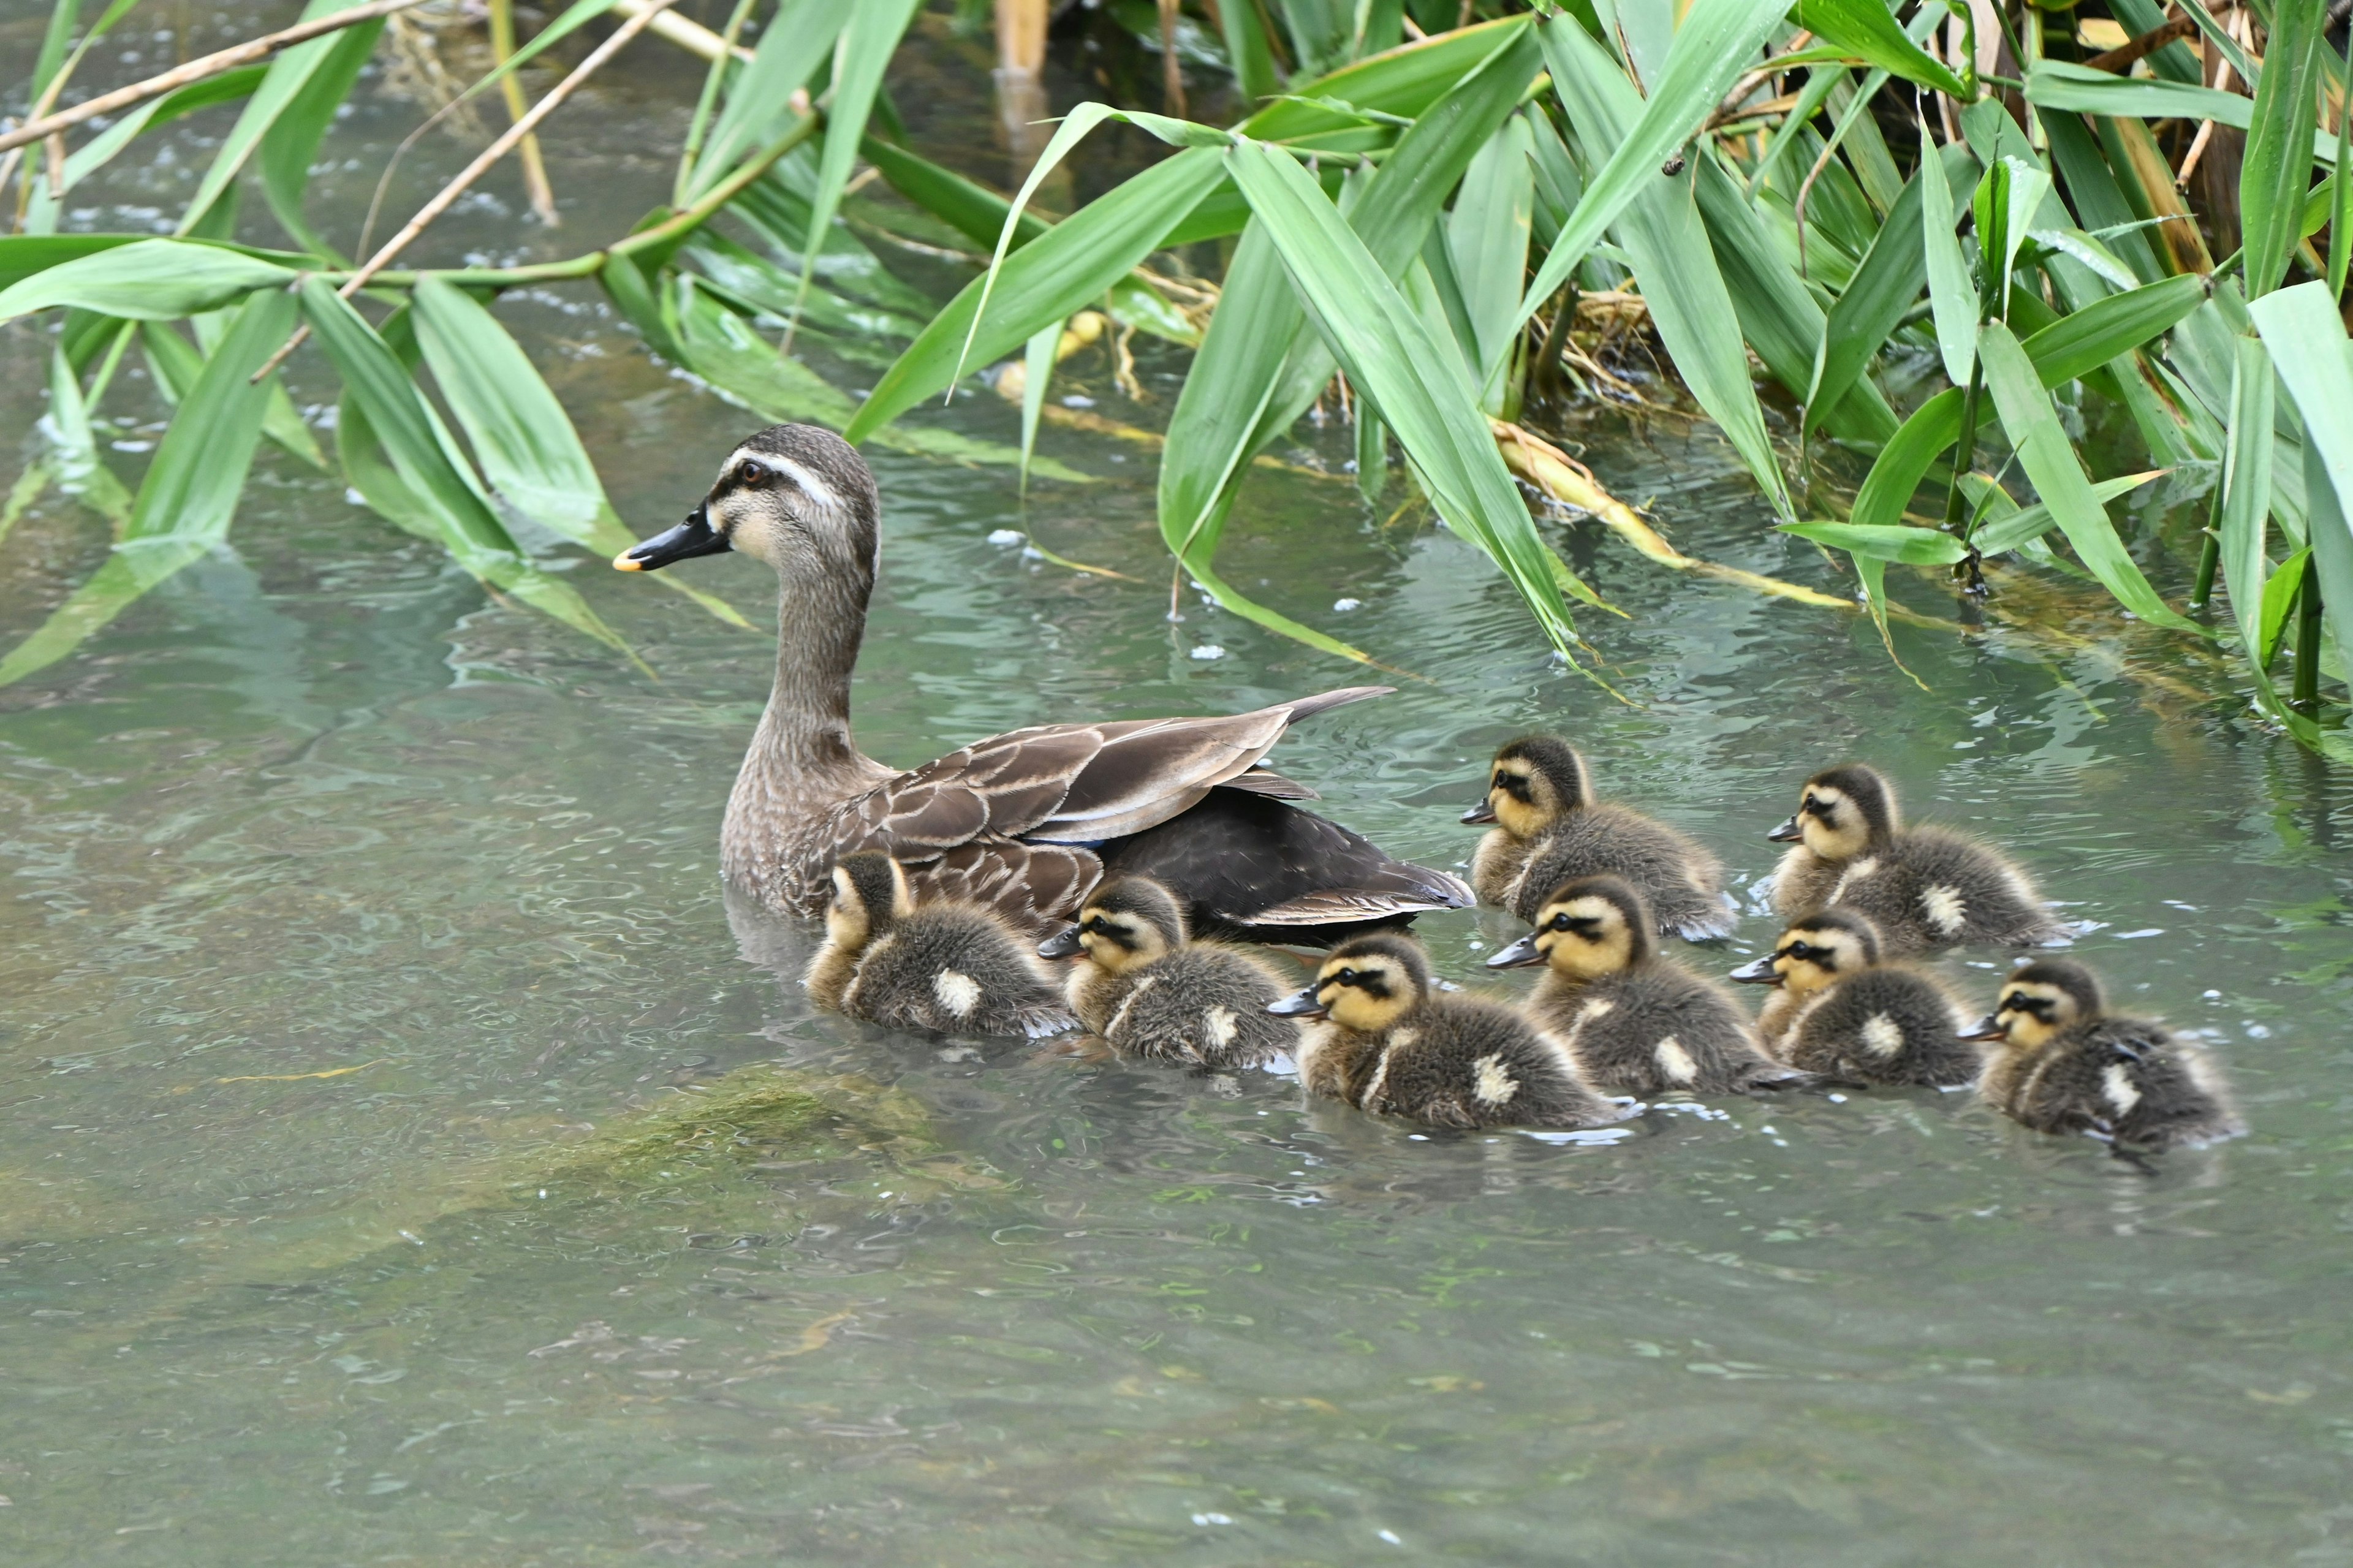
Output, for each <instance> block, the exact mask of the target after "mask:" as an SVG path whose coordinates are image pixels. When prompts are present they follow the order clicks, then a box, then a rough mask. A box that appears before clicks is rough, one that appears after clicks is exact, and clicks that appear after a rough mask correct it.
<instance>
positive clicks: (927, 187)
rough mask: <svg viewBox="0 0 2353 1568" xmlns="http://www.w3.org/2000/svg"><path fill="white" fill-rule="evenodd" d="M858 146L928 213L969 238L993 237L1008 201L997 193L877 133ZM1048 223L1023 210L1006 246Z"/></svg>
mask: <svg viewBox="0 0 2353 1568" xmlns="http://www.w3.org/2000/svg"><path fill="white" fill-rule="evenodd" d="M859 150H860V153H863V154H864V156H865V158H866V161H867V162H868V163H871V164H873V165H874V167H875V168H877V169H878V170H880V171H881V174H882V178H883V179H884V181H886V182H887V183H888V184H890V186H891V188H892V190H894V191H896V192H898V193H899V194H900V195H902V196H904V197H906V198H907V199H908V200H909V201H911V202H913V203H914V204H915V205H917V206H919V207H922V208H923V210H924V211H925V212H928V213H930V214H931V215H932V216H934V217H936V218H940V219H942V220H943V221H944V222H946V223H948V224H951V225H953V226H955V228H956V229H957V230H958V231H960V232H961V233H962V234H963V235H964V237H965V238H967V239H969V240H971V241H972V242H973V243H974V244H976V245H994V244H996V243H997V231H998V230H1000V229H1002V228H1003V227H1004V226H1005V215H1006V214H1007V213H1008V212H1009V211H1011V210H1012V207H1013V204H1012V203H1010V202H1008V201H1007V200H1006V199H1005V198H1004V197H1003V196H1000V195H997V193H996V192H995V191H992V190H990V189H988V188H987V186H985V185H980V184H975V183H974V182H973V181H970V180H967V179H965V177H964V176H963V175H962V174H957V173H955V171H954V170H951V169H944V168H942V167H940V165H939V164H937V163H932V162H931V161H930V160H928V159H924V158H919V157H917V156H916V155H915V154H914V153H910V152H908V151H907V150H906V149H905V148H903V147H898V146H893V145H892V143H890V142H885V141H883V140H882V139H881V138H880V137H877V136H869V137H868V138H867V139H866V140H865V142H862V143H861V144H860V149H859ZM1050 226H1051V225H1050V224H1048V223H1047V222H1046V220H1045V219H1044V218H1041V217H1039V216H1038V215H1037V214H1035V213H1029V212H1025V213H1023V214H1022V215H1021V216H1020V219H1019V220H1018V224H1017V225H1016V226H1015V229H1014V233H1013V243H1012V245H1011V247H1009V248H1011V249H1015V250H1018V249H1019V248H1020V247H1023V246H1025V245H1027V244H1029V242H1030V241H1031V240H1033V239H1035V238H1037V237H1039V235H1041V234H1043V233H1045V232H1046V230H1047V229H1048V228H1050Z"/></svg>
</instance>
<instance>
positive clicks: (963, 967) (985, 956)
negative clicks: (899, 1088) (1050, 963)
mask: <svg viewBox="0 0 2353 1568" xmlns="http://www.w3.org/2000/svg"><path fill="white" fill-rule="evenodd" d="M1054 978H1055V977H1054V976H1053V975H1052V974H1051V973H1049V972H1048V971H1047V969H1046V966H1045V965H1044V964H1043V963H1039V960H1038V959H1037V958H1036V957H1034V956H1032V954H1031V953H1030V952H1029V943H1028V942H1025V941H1023V940H1022V938H1021V937H1020V936H1018V935H1017V934H1016V933H1015V931H1014V930H1013V928H1012V927H1011V926H1010V925H1008V924H1007V923H1006V921H1005V919H1004V917H1003V916H1001V915H999V914H997V912H996V911H995V910H988V909H984V908H983V907H982V906H980V905H978V904H975V903H967V902H965V901H964V900H953V899H942V900H932V901H930V902H926V903H924V904H922V905H920V906H919V905H918V904H917V903H916V902H915V900H914V895H913V892H912V891H911V890H910V889H909V888H908V885H907V873H906V870H905V868H903V867H902V866H901V865H900V864H899V863H898V862H897V861H896V860H893V859H892V858H891V857H890V856H888V855H886V854H884V853H882V851H881V850H879V849H867V850H861V851H860V852H859V853H858V854H855V855H845V856H843V857H842V858H841V860H840V861H839V864H837V865H836V866H835V867H834V868H833V901H832V903H830V904H829V905H828V906H827V908H826V911H825V942H824V943H823V945H821V946H820V947H819V948H818V951H817V956H816V957H815V958H813V959H812V960H810V962H809V967H808V974H807V978H806V980H805V982H804V984H807V987H808V994H809V996H810V998H811V999H812V1000H814V1001H815V1002H816V1003H817V1004H818V1006H820V1007H829V1008H832V1009H834V1010H835V1011H837V1012H841V1013H847V1014H848V1015H849V1016H851V1017H853V1018H864V1019H866V1020H867V1021H868V1022H870V1023H875V1024H887V1025H891V1026H894V1027H898V1028H908V1029H933V1030H937V1031H938V1032H940V1033H942V1034H953V1035H1028V1036H1030V1037H1033V1038H1034V1037H1039V1036H1043V1035H1051V1034H1057V1033H1059V1032H1060V1031H1061V1030H1064V1029H1067V1028H1070V1027H1071V1026H1072V1022H1073V1020H1072V1019H1071V1015H1070V1014H1069V1012H1067V1011H1066V1010H1065V1009H1064V1007H1063V1005H1062V1000H1061V997H1060V995H1059V994H1056V991H1055V988H1054Z"/></svg>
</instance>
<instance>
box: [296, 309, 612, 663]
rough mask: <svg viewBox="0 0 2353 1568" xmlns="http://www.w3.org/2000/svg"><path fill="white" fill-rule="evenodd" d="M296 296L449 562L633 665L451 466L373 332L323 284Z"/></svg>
mask: <svg viewBox="0 0 2353 1568" xmlns="http://www.w3.org/2000/svg"><path fill="white" fill-rule="evenodd" d="M301 300H302V314H303V318H304V319H305V320H306V321H309V322H310V323H311V331H312V332H314V333H315V334H317V337H318V340H319V344H320V346H321V347H322V348H323V349H325V350H326V353H327V357H328V358H329V359H330V360H332V361H333V362H334V365H335V369H336V370H337V371H338V372H339V373H340V374H342V376H343V387H344V391H345V393H346V394H347V395H349V397H350V398H351V400H352V402H353V404H354V405H356V406H357V407H358V408H359V410H360V411H361V412H362V413H363V414H364V416H366V419H367V422H368V424H369V425H370V426H372V427H373V429H374V431H375V436H376V438H377V439H378V440H379V441H381V442H382V443H383V446H384V452H385V457H386V458H387V459H388V460H389V461H390V463H391V466H392V469H393V472H394V473H395V474H396V475H397V476H398V477H399V479H400V481H401V484H402V486H403V487H404V488H405V489H406V491H407V493H408V495H409V496H410V497H412V498H413V500H414V504H415V505H417V507H419V508H422V509H423V510H424V511H425V513H426V515H427V517H429V519H430V520H431V521H432V522H433V524H434V525H435V527H436V528H437V530H438V533H439V536H440V540H441V544H442V548H444V549H446V550H447V551H448V552H449V556H450V559H452V560H454V561H456V562H457V563H458V564H459V566H461V567H463V568H464V569H465V570H466V571H468V572H470V573H471V574H473V575H475V576H476V577H479V578H480V579H481V580H482V581H484V582H485V583H489V584H492V585H494V586H496V587H498V588H500V589H502V590H503V591H505V592H507V593H509V594H512V595H514V596H515V597H516V598H518V599H520V600H522V602H523V603H524V604H526V605H530V606H531V607H532V608H533V609H535V610H538V611H539V612H541V613H542V614H543V615H546V616H552V617H554V619H556V620H559V621H562V622H563V623H564V624H565V625H566V626H571V627H572V628H573V629H574V630H575V631H578V632H580V633H582V634H583V635H585V636H587V637H594V638H595V639H596V641H598V642H601V643H603V644H605V645H606V646H607V647H612V648H615V649H617V650H618V651H619V652H621V653H623V654H626V655H628V657H629V658H631V659H633V660H634V659H636V658H637V655H636V654H635V653H634V652H632V651H631V650H630V648H629V647H628V644H627V643H625V642H623V641H622V640H621V637H620V636H619V635H618V634H617V633H616V632H615V631H614V630H613V629H612V628H611V627H610V626H607V625H606V624H605V623H604V621H603V620H602V619H601V618H599V617H598V616H597V614H596V611H594V610H592V609H590V608H589V607H588V603H587V601H586V600H585V599H583V598H582V597H581V596H580V595H579V593H578V591H577V590H575V588H573V587H572V586H571V584H567V583H564V582H561V581H559V580H558V579H556V578H554V577H552V576H550V575H549V574H546V573H545V572H543V571H541V570H540V569H539V568H538V567H536V566H534V565H533V564H532V563H531V562H530V561H529V560H528V559H527V558H526V557H525V556H524V554H523V552H522V550H520V549H519V548H518V547H517V546H516V544H515V542H514V541H513V539H512V538H511V537H510V536H509V535H508V533H507V531H506V529H505V527H504V526H503V525H502V524H501V522H500V521H499V520H498V514H497V513H495V512H494V511H492V510H491V505H490V501H489V499H488V497H487V496H486V495H485V494H484V493H483V490H482V488H481V485H480V482H479V481H478V480H477V479H475V478H474V476H473V475H472V473H471V472H470V471H468V470H466V469H464V468H461V467H460V466H459V464H458V463H457V462H456V461H454V460H453V459H452V458H451V453H452V451H453V450H454V449H455V447H456V445H457V443H456V441H455V440H454V439H453V438H452V437H450V436H449V435H448V431H447V430H446V429H444V428H443V427H442V425H441V420H440V416H438V414H436V413H435V412H434V410H433V407H432V405H430V404H428V403H427V402H426V401H425V399H424V397H423V396H422V395H420V394H419V393H418V392H417V385H416V384H415V383H414V382H413V381H411V380H410V379H409V375H408V372H407V370H406V367H404V366H403V365H402V364H401V363H400V361H399V360H398V358H396V356H395V355H394V353H393V352H392V350H391V349H390V348H388V347H387V346H386V345H385V341H384V340H383V339H382V338H381V337H379V336H377V334H376V331H375V328H374V327H371V326H369V325H368V323H367V321H366V320H365V318H364V317H362V316H361V315H360V313H359V312H358V311H357V310H353V309H352V306H351V304H350V302H349V301H348V300H342V299H338V298H337V297H336V294H335V290H334V289H333V287H332V285H330V284H329V283H328V282H327V281H326V280H325V279H321V278H317V277H311V278H307V279H304V280H303V282H302V285H301ZM362 493H363V494H364V493H365V492H364V491H363V492H362ZM395 521H401V520H400V519H398V518H396V519H395Z"/></svg>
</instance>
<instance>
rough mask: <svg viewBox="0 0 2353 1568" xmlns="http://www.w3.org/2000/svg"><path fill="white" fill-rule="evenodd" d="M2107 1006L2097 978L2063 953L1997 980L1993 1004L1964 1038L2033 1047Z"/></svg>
mask: <svg viewBox="0 0 2353 1568" xmlns="http://www.w3.org/2000/svg"><path fill="white" fill-rule="evenodd" d="M2106 1009H2107V1003H2106V1000H2105V998H2104V997H2103V996H2102V995H2101V994H2100V983H2099V981H2098V980H2097V979H2095V978H2094V976H2093V974H2092V972H2091V971H2090V970H2088V969H2086V968H2084V966H2083V965H2082V964H2080V963H2074V962H2073V961H2071V960H2068V959H2064V958H2043V959H2037V960H2036V961H2035V962H2033V963H2026V964H2021V965H2020V966H2019V967H2018V968H2016V969H2013V970H2011V971H2010V978H2009V979H2007V980H2005V981H2003V982H2002V983H2001V1000H2000V1001H1999V1002H1997V1003H1996V1004H1994V1010H1993V1011H1992V1012H1990V1013H1989V1014H1987V1015H1986V1016H1984V1017H1982V1018H1980V1019H1978V1021H1977V1023H1976V1025H1975V1026H1972V1027H1970V1028H1969V1029H1968V1030H1966V1031H1964V1032H1963V1034H1962V1036H1961V1038H1963V1039H1965V1040H2000V1041H2001V1042H2002V1043H2003V1044H2004V1045H2009V1046H2015V1047H2019V1048H2020V1049H2021V1050H2029V1051H2031V1050H2035V1049H2038V1048H2039V1047H2042V1046H2043V1045H2045V1044H2047V1043H2049V1041H2050V1040H2051V1039H2052V1037H2054V1036H2057V1035H2060V1034H2063V1033H2064V1032H2066V1031H2067V1030H2068V1029H2071V1028H2073V1027H2074V1026H2076V1025H2077V1024H2082V1023H2086V1022H2089V1021H2090V1020H2092V1019H2094V1018H2097V1017H2098V1016H2100V1015H2101V1014H2102V1013H2104V1012H2105V1011H2106Z"/></svg>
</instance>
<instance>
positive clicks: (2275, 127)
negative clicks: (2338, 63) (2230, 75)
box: [2239, 0, 2334, 300]
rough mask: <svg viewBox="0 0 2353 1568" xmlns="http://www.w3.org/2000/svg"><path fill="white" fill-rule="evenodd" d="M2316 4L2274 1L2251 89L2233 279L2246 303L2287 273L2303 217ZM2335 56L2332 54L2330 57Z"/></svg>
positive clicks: (2319, 9) (2316, 57)
mask: <svg viewBox="0 0 2353 1568" xmlns="http://www.w3.org/2000/svg"><path fill="white" fill-rule="evenodd" d="M2323 10H2324V7H2323V5H2321V4H2319V3H2318V0H2277V3H2276V4H2274V6H2273V7H2272V27H2271V41H2270V43H2269V45H2268V46H2267V47H2266V49H2265V52H2264V55H2263V79H2261V81H2259V82H2258V83H2257V84H2256V86H2255V112H2254V122H2253V124H2252V125H2251V126H2250V127H2249V128H2248V131H2247V145H2246V150H2245V153H2244V154H2243V156H2242V161H2241V163H2240V165H2239V210H2240V213H2241V236H2242V244H2243V246H2244V247H2245V248H2244V250H2243V251H2242V255H2241V258H2240V263H2239V275H2240V277H2241V278H2242V279H2243V280H2244V282H2245V286H2246V292H2247V298H2248V299H2250V300H2254V299H2257V298H2260V297H2261V296H2263V295H2264V294H2267V293H2269V292H2271V290H2272V289H2274V288H2276V287H2277V286H2278V284H2279V280H2280V279H2282V278H2283V277H2284V276H2286V274H2287V264H2288V258H2290V257H2292V256H2294V255H2295V245H2296V240H2297V238H2298V237H2299V236H2298V233H2297V230H2298V228H2299V226H2300V220H2301V219H2302V217H2303V216H2304V191H2305V186H2306V184H2309V183H2310V180H2309V174H2310V171H2311V168H2312V142H2311V137H2312V132H2313V102H2314V97H2315V93H2316V89H2317V88H2318V86H2319V78H2320V58H2321V52H2322V48H2323V46H2324V42H2325V40H2324V39H2323V38H2322V37H2321V33H2322V29H2323V27H2324V26H2325V23H2324V21H2323ZM2331 58H2334V56H2333V51H2332V57H2331Z"/></svg>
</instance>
